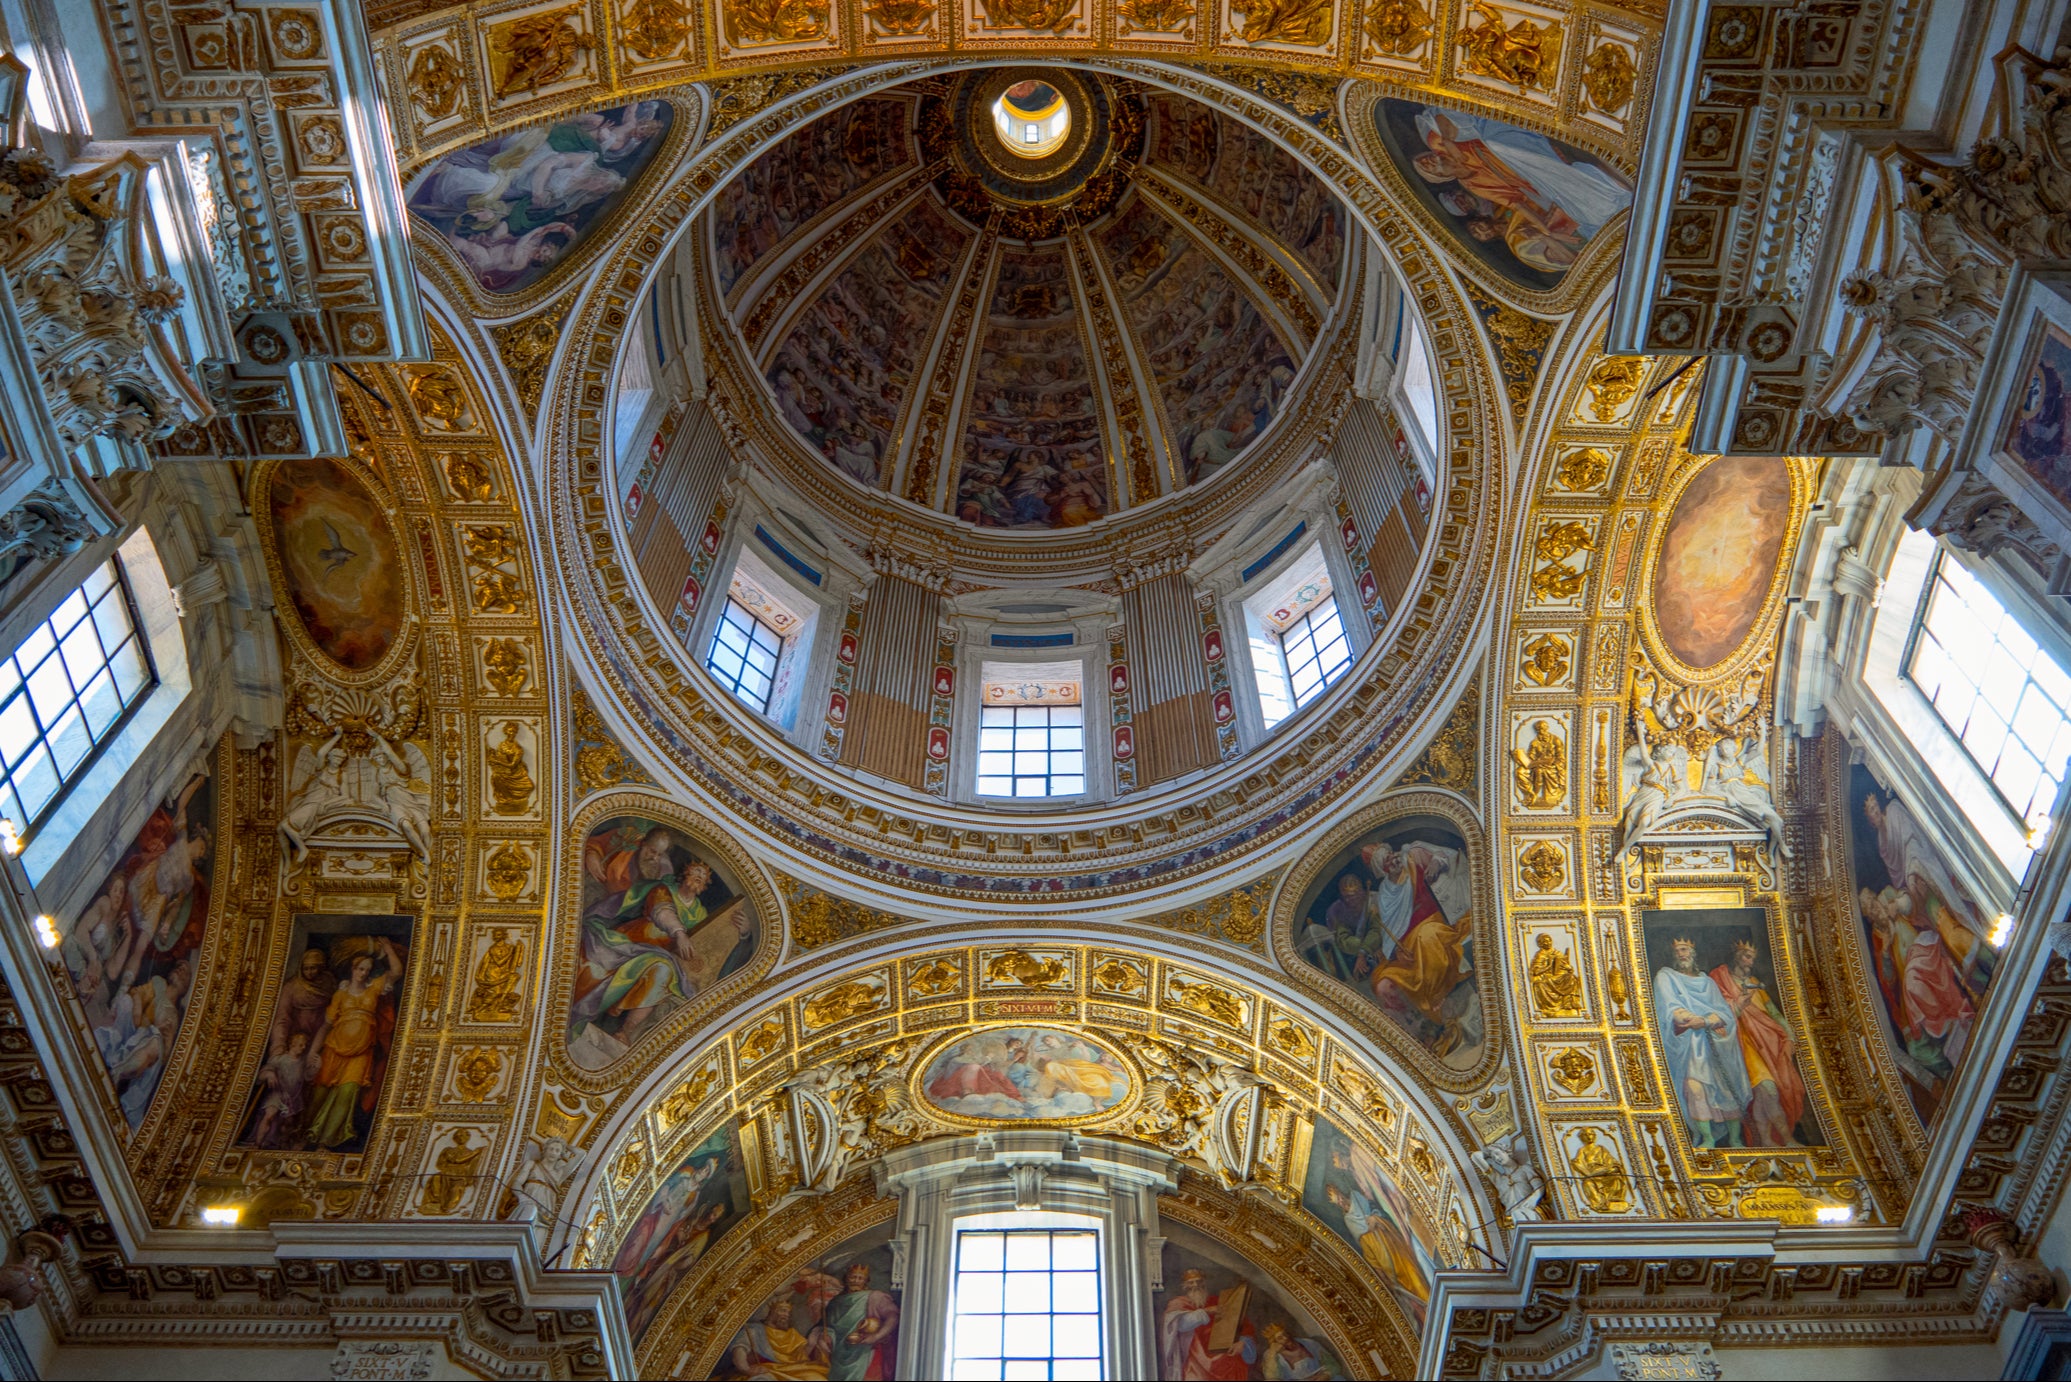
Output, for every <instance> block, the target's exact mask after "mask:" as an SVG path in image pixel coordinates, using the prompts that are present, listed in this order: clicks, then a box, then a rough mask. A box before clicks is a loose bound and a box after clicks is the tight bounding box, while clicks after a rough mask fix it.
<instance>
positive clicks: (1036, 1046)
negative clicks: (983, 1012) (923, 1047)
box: [920, 1027, 1134, 1123]
mask: <svg viewBox="0 0 2071 1382" xmlns="http://www.w3.org/2000/svg"><path fill="white" fill-rule="evenodd" d="M1133 1087H1134V1086H1133V1083H1132V1079H1131V1076H1130V1074H1129V1068H1128V1067H1127V1066H1126V1065H1124V1064H1123V1063H1122V1060H1121V1057H1119V1056H1117V1055H1116V1054H1115V1053H1114V1052H1112V1051H1110V1050H1108V1049H1107V1048H1106V1047H1105V1046H1102V1045H1101V1044H1100V1043H1099V1042H1097V1041H1094V1040H1093V1039H1092V1038H1091V1037H1088V1036H1086V1035H1084V1034H1083V1033H1080V1032H1067V1031H1062V1030H1060V1029H1058V1028H1056V1027H992V1028H988V1029H987V1030H985V1031H982V1032H973V1033H971V1034H970V1035H969V1036H967V1037H963V1038H960V1039H959V1040H956V1041H953V1042H951V1043H950V1044H949V1045H948V1046H945V1047H944V1048H942V1050H941V1051H939V1052H937V1053H936V1055H935V1057H934V1059H932V1060H930V1061H929V1062H928V1064H927V1068H926V1069H925V1070H923V1071H922V1072H921V1077H920V1095H921V1098H922V1099H924V1100H926V1101H927V1103H928V1105H929V1106H930V1107H932V1108H935V1109H938V1110H940V1111H941V1112H943V1113H946V1114H948V1115H950V1116H951V1117H952V1118H963V1119H975V1120H978V1121H981V1122H1027V1121H1034V1120H1038V1119H1040V1120H1042V1121H1045V1122H1053V1123H1054V1122H1057V1121H1059V1120H1069V1119H1082V1118H1097V1117H1099V1116H1100V1115H1101V1114H1103V1113H1107V1112H1109V1111H1110V1110H1112V1109H1115V1108H1118V1107H1120V1106H1121V1104H1122V1103H1124V1102H1125V1101H1126V1100H1127V1099H1128V1098H1129V1095H1130V1092H1131V1090H1132V1089H1133Z"/></svg>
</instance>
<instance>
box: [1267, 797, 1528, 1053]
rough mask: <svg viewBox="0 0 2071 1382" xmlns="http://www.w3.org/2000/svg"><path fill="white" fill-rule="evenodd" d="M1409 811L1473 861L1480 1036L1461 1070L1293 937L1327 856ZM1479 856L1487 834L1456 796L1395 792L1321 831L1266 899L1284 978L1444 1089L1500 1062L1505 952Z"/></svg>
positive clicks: (1491, 885)
mask: <svg viewBox="0 0 2071 1382" xmlns="http://www.w3.org/2000/svg"><path fill="white" fill-rule="evenodd" d="M1411 816H1426V817H1432V816H1435V817H1438V818H1439V819H1441V820H1442V821H1444V822H1445V823H1446V824H1447V825H1449V826H1450V827H1451V828H1452V830H1453V831H1454V832H1455V833H1457V834H1458V835H1459V837H1460V839H1461V840H1463V841H1464V842H1465V846H1466V848H1465V855H1466V857H1467V858H1468V859H1469V860H1470V861H1474V867H1473V870H1472V875H1473V876H1472V896H1473V906H1474V915H1475V917H1476V931H1475V937H1474V938H1475V941H1476V946H1475V966H1476V973H1477V974H1478V975H1479V976H1480V979H1481V981H1482V982H1480V983H1479V984H1478V988H1479V999H1480V1003H1481V1018H1482V1030H1483V1032H1484V1033H1485V1036H1484V1039H1483V1042H1482V1052H1481V1056H1480V1058H1479V1059H1478V1060H1477V1061H1476V1062H1475V1063H1474V1065H1472V1066H1471V1067H1468V1068H1466V1069H1458V1068H1455V1067H1452V1066H1448V1065H1446V1064H1445V1063H1444V1062H1443V1061H1442V1060H1440V1059H1439V1058H1438V1057H1437V1056H1435V1055H1434V1054H1433V1053H1432V1052H1431V1051H1429V1050H1427V1049H1426V1048H1425V1047H1424V1045H1423V1044H1422V1043H1421V1042H1420V1041H1418V1040H1417V1039H1416V1038H1415V1037H1413V1036H1412V1035H1411V1034H1410V1033H1409V1032H1408V1031H1407V1030H1405V1029H1404V1028H1402V1027H1401V1026H1400V1025H1398V1024H1397V1023H1396V1022H1394V1021H1393V1020H1391V1019H1390V1018H1389V1017H1388V1016H1387V1014H1386V1013H1384V1012H1383V1011H1382V1010H1381V1009H1380V1008H1379V1007H1378V1006H1377V1005H1376V1004H1375V1003H1373V1002H1369V1001H1367V1000H1365V999H1364V998H1362V997H1361V995H1360V994H1359V993H1358V991H1357V990H1356V989H1353V988H1352V987H1350V985H1349V984H1347V983H1345V982H1341V981H1339V980H1337V979H1335V978H1332V977H1331V976H1329V975H1327V974H1325V973H1324V972H1323V971H1322V970H1320V969H1317V968H1315V967H1314V966H1313V965H1311V964H1310V963H1309V962H1308V961H1306V960H1304V959H1303V958H1302V956H1301V953H1300V948H1299V947H1298V946H1297V944H1296V942H1295V930H1296V927H1297V926H1299V925H1300V924H1301V922H1302V911H1303V905H1302V904H1303V902H1304V901H1305V900H1306V899H1307V898H1308V894H1309V891H1310V889H1311V888H1312V887H1314V886H1316V884H1317V883H1318V880H1319V879H1320V878H1321V876H1322V874H1323V873H1324V871H1325V870H1326V869H1327V868H1328V866H1329V864H1330V861H1331V860H1332V859H1333V858H1334V857H1336V855H1337V854H1338V853H1339V852H1341V851H1342V850H1344V849H1345V848H1347V847H1348V846H1350V845H1351V844H1352V843H1353V842H1354V841H1356V840H1357V839H1358V838H1359V837H1361V836H1363V835H1367V834H1371V833H1374V832H1377V831H1379V830H1381V829H1382V828H1383V827H1385V826H1388V825H1390V824H1392V823H1394V822H1396V821H1400V820H1403V819H1404V818H1406V817H1411ZM1487 859H1488V841H1487V836H1486V835H1485V834H1484V833H1483V831H1482V829H1481V823H1480V821H1479V820H1478V819H1477V818H1476V816H1475V815H1474V813H1473V812H1472V811H1471V810H1470V809H1469V808H1468V807H1467V805H1466V803H1464V802H1463V801H1461V800H1460V798H1458V797H1457V796H1455V795H1453V794H1452V793H1451V792H1446V791H1438V790H1431V789H1424V790H1418V791H1408V792H1396V793H1393V794H1391V795H1389V796H1387V797H1384V798H1382V799H1381V800H1380V801H1378V802H1375V803H1374V804H1373V805H1371V806H1368V807H1366V808H1364V809H1363V810H1360V811H1356V812H1354V813H1353V814H1352V815H1350V816H1349V817H1347V818H1346V819H1345V820H1343V821H1341V822H1339V824H1338V825H1337V826H1336V827H1335V828H1333V829H1332V830H1330V831H1329V832H1328V833H1327V834H1325V835H1324V836H1323V838H1322V839H1321V840H1319V841H1318V842H1317V843H1316V844H1315V845H1314V846H1312V847H1311V848H1310V850H1309V851H1308V853H1307V854H1305V855H1303V856H1302V858H1301V859H1300V861H1299V862H1297V863H1296V864H1295V865H1294V866H1293V867H1292V868H1290V869H1289V870H1288V871H1287V874H1286V876H1285V877H1284V878H1283V879H1282V880H1281V882H1280V888H1279V891H1278V892H1277V893H1276V894H1275V896H1274V899H1273V911H1272V917H1273V922H1272V928H1271V934H1272V937H1273V954H1274V957H1275V959H1276V961H1277V962H1278V964H1279V965H1280V968H1281V970H1282V971H1283V972H1284V973H1285V974H1286V975H1287V976H1288V978H1289V979H1290V980H1291V981H1292V982H1293V983H1294V984H1295V985H1296V986H1297V987H1299V988H1300V989H1302V990H1303V991H1304V992H1306V993H1308V994H1310V995H1312V996H1314V997H1316V998H1317V999H1319V1000H1320V1001H1323V1002H1325V1003H1327V1004H1329V1006H1330V1008H1331V1010H1332V1011H1333V1012H1335V1013H1336V1014H1337V1015H1338V1016H1340V1017H1342V1018H1344V1019H1346V1020H1347V1021H1349V1022H1351V1023H1352V1024H1353V1025H1354V1026H1355V1027H1357V1028H1358V1029H1359V1030H1361V1031H1362V1032H1365V1033H1366V1034H1367V1035H1368V1036H1369V1037H1370V1038H1372V1039H1373V1040H1374V1041H1376V1042H1377V1043H1379V1044H1380V1045H1382V1046H1383V1047H1384V1048H1386V1049H1387V1050H1389V1051H1390V1052H1392V1053H1393V1054H1394V1055H1396V1056H1397V1057H1398V1058H1399V1059H1401V1060H1403V1061H1404V1062H1406V1063H1407V1064H1409V1065H1410V1066H1411V1067H1413V1068H1414V1069H1415V1070H1416V1071H1417V1073H1418V1074H1419V1075H1420V1076H1422V1077H1423V1078H1425V1079H1426V1080H1428V1081H1429V1082H1430V1083H1432V1084H1434V1085H1436V1086H1437V1087H1439V1088H1441V1089H1446V1090H1466V1089H1472V1088H1475V1087H1476V1086H1478V1085H1480V1084H1481V1083H1483V1082H1484V1081H1485V1080H1486V1079H1487V1077H1488V1074H1489V1072H1490V1071H1491V1070H1492V1069H1493V1068H1494V1067H1495V1065H1496V1064H1497V1062H1499V1061H1500V1060H1501V1059H1502V1053H1503V1049H1504V1046H1505V1038H1504V1036H1503V1032H1504V1024H1503V1020H1502V1017H1501V1016H1500V1011H1499V1005H1498V1002H1497V990H1498V989H1501V988H1503V986H1504V985H1505V984H1506V983H1507V979H1506V978H1505V971H1506V970H1507V968H1508V960H1507V957H1506V958H1504V959H1498V958H1497V957H1498V955H1499V954H1501V952H1502V949H1503V947H1502V945H1501V943H1500V935H1499V927H1498V924H1497V922H1496V920H1495V919H1496V917H1497V915H1498V913H1497V911H1496V896H1497V894H1496V882H1495V879H1494V877H1493V876H1492V874H1491V870H1490V868H1489V867H1488V865H1487V863H1486V860H1487Z"/></svg>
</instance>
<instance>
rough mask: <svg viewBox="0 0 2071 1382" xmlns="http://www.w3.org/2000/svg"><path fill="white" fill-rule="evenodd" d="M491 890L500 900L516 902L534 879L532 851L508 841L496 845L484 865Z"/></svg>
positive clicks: (483, 871)
mask: <svg viewBox="0 0 2071 1382" xmlns="http://www.w3.org/2000/svg"><path fill="white" fill-rule="evenodd" d="M482 874H483V877H484V878H485V879H486V880H487V881H488V884H489V891H490V893H491V894H492V895H493V896H494V897H495V898H496V900H497V901H498V902H515V901H517V898H518V894H519V893H522V892H524V891H525V885H526V884H527V883H529V882H531V881H532V851H531V850H529V849H527V848H525V846H523V845H521V844H516V843H512V842H508V841H506V842H505V843H503V844H500V845H498V846H497V847H496V849H495V850H494V852H492V853H491V854H490V855H489V858H488V860H487V861H486V862H485V863H484V864H483V866H482Z"/></svg>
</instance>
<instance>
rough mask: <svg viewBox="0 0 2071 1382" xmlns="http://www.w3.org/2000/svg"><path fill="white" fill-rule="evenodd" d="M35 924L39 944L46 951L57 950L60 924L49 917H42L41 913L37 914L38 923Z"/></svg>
mask: <svg viewBox="0 0 2071 1382" xmlns="http://www.w3.org/2000/svg"><path fill="white" fill-rule="evenodd" d="M34 924H35V927H36V940H37V942H38V943H39V944H40V945H42V947H43V948H44V949H45V950H55V949H57V948H58V924H57V923H56V922H54V921H52V920H51V919H50V918H49V917H47V916H44V915H42V914H41V913H38V914H37V917H36V921H35V923H34Z"/></svg>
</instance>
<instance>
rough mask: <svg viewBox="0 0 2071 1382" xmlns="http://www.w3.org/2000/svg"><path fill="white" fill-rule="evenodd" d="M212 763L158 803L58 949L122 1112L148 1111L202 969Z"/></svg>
mask: <svg viewBox="0 0 2071 1382" xmlns="http://www.w3.org/2000/svg"><path fill="white" fill-rule="evenodd" d="M215 809H216V784H215V781H214V779H213V778H211V777H210V776H208V774H207V771H206V769H205V768H204V771H203V772H200V773H197V774H195V775H194V776H193V777H191V778H189V779H188V780H187V782H186V785H184V786H183V787H181V788H180V790H179V791H178V792H176V793H174V794H173V795H172V796H171V797H169V798H167V799H166V800H165V801H162V802H160V803H158V805H157V806H156V807H154V808H153V809H152V812H151V814H150V815H149V816H146V817H145V818H144V824H143V825H142V826H141V827H140V828H139V829H138V831H137V834H136V838H135V840H134V841H132V842H131V844H130V846H129V848H128V849H126V850H124V851H123V854H122V858H121V859H119V860H117V861H116V864H115V867H114V868H112V869H110V870H109V871H108V876H107V878H105V879H104V880H102V882H101V885H100V887H99V888H97V889H95V890H94V894H93V896H92V898H91V899H89V900H88V901H87V903H86V905H85V906H83V907H81V908H80V909H79V913H78V915H77V916H76V917H74V918H72V919H71V920H70V921H69V922H68V923H67V924H65V925H64V926H63V928H62V930H61V931H60V933H59V934H60V936H61V937H62V939H61V940H60V942H59V945H58V956H59V958H60V959H62V960H63V961H64V965H65V972H66V973H67V974H69V975H70V976H71V979H72V992H73V994H74V996H76V997H77V998H78V999H79V1006H80V1008H81V1010H82V1011H83V1012H84V1013H85V1015H86V1025H87V1027H88V1029H89V1030H90V1031H91V1032H92V1033H93V1040H94V1046H95V1048H96V1049H97V1050H98V1051H99V1053H100V1057H101V1065H102V1068H103V1069H105V1070H106V1071H107V1072H108V1078H109V1080H110V1081H111V1082H112V1083H113V1084H114V1086H115V1099H116V1102H117V1103H118V1104H120V1105H121V1107H122V1116H123V1117H124V1118H125V1119H127V1120H128V1122H129V1125H130V1126H131V1127H132V1128H134V1127H136V1126H137V1125H138V1124H139V1123H142V1122H143V1121H144V1114H145V1112H146V1111H147V1110H148V1109H149V1108H150V1107H151V1097H152V1096H153V1095H154V1094H156V1093H157V1092H158V1084H159V1080H160V1079H161V1077H162V1076H163V1075H164V1073H165V1066H166V1062H167V1061H168V1060H170V1059H171V1058H172V1054H173V1048H174V1046H175V1045H176V1044H177V1043H178V1041H179V1039H180V1032H181V1031H182V1029H183V1028H184V1027H185V1025H186V1020H187V1005H188V1002H189V1001H190V1000H191V999H192V998H193V996H194V985H195V983H196V981H197V980H198V979H199V978H200V975H199V973H198V972H197V971H198V967H199V965H200V963H201V953H200V952H201V943H202V940H203V931H204V928H205V926H206V924H207V922H208V915H209V892H210V887H209V884H210V879H211V876H212V870H213V868H214V865H215V859H216V849H215V838H214V834H213V831H214V825H215Z"/></svg>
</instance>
